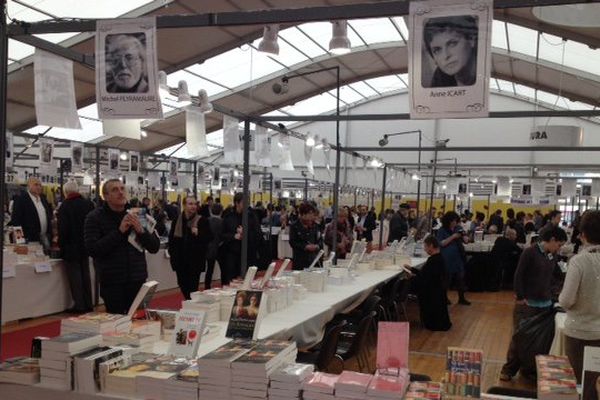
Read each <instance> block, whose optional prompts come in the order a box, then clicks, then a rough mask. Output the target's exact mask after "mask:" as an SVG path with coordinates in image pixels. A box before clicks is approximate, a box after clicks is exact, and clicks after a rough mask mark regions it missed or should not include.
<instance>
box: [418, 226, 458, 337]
mask: <svg viewBox="0 0 600 400" xmlns="http://www.w3.org/2000/svg"><path fill="white" fill-rule="evenodd" d="M424 248H425V251H426V252H427V254H428V255H429V258H428V259H427V262H426V263H425V265H424V266H423V268H421V269H420V270H415V269H413V271H414V272H415V273H416V277H415V279H416V282H415V283H416V288H417V293H418V297H419V308H420V310H421V322H422V323H423V326H424V327H425V328H426V329H429V330H430V331H447V330H449V329H450V328H451V327H452V322H450V315H449V314H448V304H447V302H446V290H447V279H446V266H445V265H444V258H443V257H442V255H441V253H440V245H439V243H438V241H437V239H436V238H435V237H434V236H428V237H427V238H425V240H424Z"/></svg>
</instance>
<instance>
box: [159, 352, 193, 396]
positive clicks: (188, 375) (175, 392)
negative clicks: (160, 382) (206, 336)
mask: <svg viewBox="0 0 600 400" xmlns="http://www.w3.org/2000/svg"><path fill="white" fill-rule="evenodd" d="M198 376H199V374H198V364H197V363H196V360H193V361H192V362H191V363H190V366H189V367H187V368H186V369H184V370H183V371H181V372H178V373H177V375H176V376H174V377H172V378H169V380H167V381H166V382H165V383H164V389H163V399H164V400H198Z"/></svg>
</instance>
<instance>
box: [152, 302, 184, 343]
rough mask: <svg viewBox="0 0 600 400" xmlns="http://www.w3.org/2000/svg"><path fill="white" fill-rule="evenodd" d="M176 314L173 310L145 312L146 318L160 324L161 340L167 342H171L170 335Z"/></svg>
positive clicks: (173, 327) (173, 328)
mask: <svg viewBox="0 0 600 400" xmlns="http://www.w3.org/2000/svg"><path fill="white" fill-rule="evenodd" d="M177 314H178V311H175V310H158V309H147V310H146V316H147V317H148V318H149V319H151V320H154V321H159V322H160V325H161V335H162V338H163V340H165V341H167V342H168V341H170V340H171V335H173V331H174V330H175V322H176V320H177Z"/></svg>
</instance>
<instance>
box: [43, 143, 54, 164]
mask: <svg viewBox="0 0 600 400" xmlns="http://www.w3.org/2000/svg"><path fill="white" fill-rule="evenodd" d="M53 152H54V143H53V142H52V141H49V140H42V141H40V164H42V165H46V166H47V165H50V163H52V153H53Z"/></svg>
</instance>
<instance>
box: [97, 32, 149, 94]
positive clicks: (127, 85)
mask: <svg viewBox="0 0 600 400" xmlns="http://www.w3.org/2000/svg"><path fill="white" fill-rule="evenodd" d="M143 38H144V34H118V35H109V36H107V38H106V82H107V87H106V91H107V92H109V93H146V92H148V76H147V71H146V60H145V55H146V54H145V52H146V48H145V46H144V44H143V43H142V40H141V39H143Z"/></svg>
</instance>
